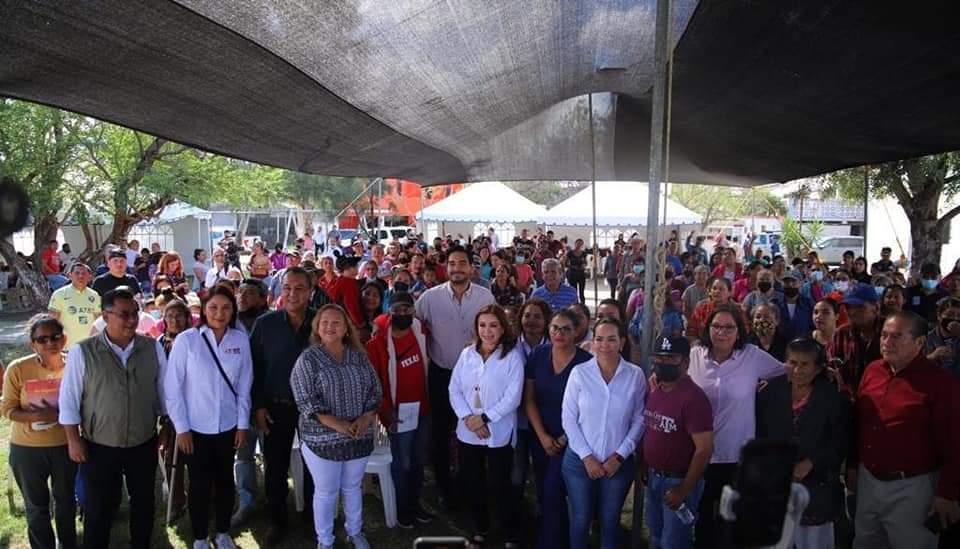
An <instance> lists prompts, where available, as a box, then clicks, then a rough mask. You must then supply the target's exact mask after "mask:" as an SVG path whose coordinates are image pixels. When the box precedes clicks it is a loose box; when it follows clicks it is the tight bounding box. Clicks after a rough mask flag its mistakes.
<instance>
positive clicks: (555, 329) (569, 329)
mask: <svg viewBox="0 0 960 549" xmlns="http://www.w3.org/2000/svg"><path fill="white" fill-rule="evenodd" d="M550 333H551V334H555V335H559V334H563V335H569V334H572V333H573V326H557V325H556V324H551V325H550Z"/></svg>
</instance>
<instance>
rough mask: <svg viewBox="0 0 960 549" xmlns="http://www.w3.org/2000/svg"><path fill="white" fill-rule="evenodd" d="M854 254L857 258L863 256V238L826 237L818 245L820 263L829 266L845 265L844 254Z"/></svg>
mask: <svg viewBox="0 0 960 549" xmlns="http://www.w3.org/2000/svg"><path fill="white" fill-rule="evenodd" d="M848 250H849V251H851V252H853V254H854V256H855V257H860V256H861V255H863V237H862V236H826V237H823V238H822V239H820V241H819V242H817V245H816V251H817V255H818V256H819V257H820V261H821V262H823V263H826V264H827V265H839V264H840V263H843V252H846V251H848Z"/></svg>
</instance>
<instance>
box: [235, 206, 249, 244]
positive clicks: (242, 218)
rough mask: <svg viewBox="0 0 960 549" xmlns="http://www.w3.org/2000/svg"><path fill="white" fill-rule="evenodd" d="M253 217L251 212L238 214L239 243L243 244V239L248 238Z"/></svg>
mask: <svg viewBox="0 0 960 549" xmlns="http://www.w3.org/2000/svg"><path fill="white" fill-rule="evenodd" d="M251 217H252V215H251V214H250V213H249V212H244V213H239V214H237V242H240V243H242V242H243V239H244V238H246V236H247V228H248V227H249V226H250V218H251Z"/></svg>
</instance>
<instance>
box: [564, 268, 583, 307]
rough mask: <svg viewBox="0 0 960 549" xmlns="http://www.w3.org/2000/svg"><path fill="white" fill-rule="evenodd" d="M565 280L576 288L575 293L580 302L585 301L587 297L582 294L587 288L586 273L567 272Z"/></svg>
mask: <svg viewBox="0 0 960 549" xmlns="http://www.w3.org/2000/svg"><path fill="white" fill-rule="evenodd" d="M567 282H569V283H570V285H571V286H573V287H574V288H576V289H577V295H579V296H580V303H586V302H587V298H586V296H585V295H584V292H585V291H586V289H587V273H585V272H569V273H567Z"/></svg>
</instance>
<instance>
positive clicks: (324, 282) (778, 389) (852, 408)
mask: <svg viewBox="0 0 960 549" xmlns="http://www.w3.org/2000/svg"><path fill="white" fill-rule="evenodd" d="M55 244H56V243H51V248H50V250H51V252H52V251H53V250H55ZM708 246H709V247H710V248H711V249H710V250H709V251H708V249H707V247H708ZM154 247H155V248H156V250H154V249H153V248H154ZM138 248H139V243H135V242H131V243H128V245H126V246H124V247H115V248H110V249H108V250H107V251H106V253H105V257H104V262H103V264H102V265H98V266H96V267H95V268H91V267H90V266H88V265H86V264H84V263H80V262H76V261H73V262H72V263H70V264H69V266H68V267H66V268H65V269H63V270H62V272H61V271H58V272H57V273H48V275H49V276H50V277H51V283H52V282H53V280H52V278H53V275H55V274H56V275H57V276H65V277H66V279H67V282H66V283H64V284H63V285H62V286H61V287H60V288H59V289H57V290H56V291H55V292H54V293H53V297H52V298H51V301H50V305H49V312H48V313H46V314H43V315H39V316H37V317H35V318H34V319H33V320H31V322H30V326H29V338H30V345H31V348H32V350H33V354H30V355H29V356H26V357H24V358H22V359H20V360H18V361H16V362H14V363H12V364H10V366H9V367H8V368H7V371H6V373H5V376H4V384H3V400H2V408H0V410H2V414H3V416H4V417H6V418H7V419H9V420H10V421H12V422H13V431H12V436H11V452H10V467H11V470H12V472H13V476H14V478H15V479H16V481H17V484H18V486H19V487H20V490H21V493H22V495H23V498H24V502H25V508H26V516H27V523H28V532H29V539H30V543H31V545H32V546H33V547H39V548H53V547H55V546H56V542H57V541H59V544H60V546H62V547H64V548H67V549H69V548H72V547H78V546H80V544H78V541H77V534H76V531H75V520H74V516H75V512H76V509H75V505H76V504H77V503H79V505H80V506H81V507H82V508H83V511H84V514H83V517H84V532H83V543H82V546H83V547H87V548H97V549H99V548H102V547H107V546H108V545H109V537H110V531H111V526H112V524H113V522H114V519H115V513H116V510H117V507H118V505H119V502H120V500H121V497H122V493H123V492H125V493H126V494H127V496H128V497H129V501H130V513H129V536H130V543H131V546H133V547H148V546H149V545H150V540H151V536H152V528H153V525H154V516H155V513H156V501H155V500H156V494H155V493H154V491H155V489H154V478H155V476H156V469H157V467H158V465H159V466H161V467H163V469H164V475H163V476H164V478H165V479H169V481H168V483H167V485H168V490H169V491H170V496H171V501H172V502H173V506H174V507H175V509H174V513H173V514H174V516H175V517H177V516H179V515H181V514H184V513H186V514H187V515H188V516H189V520H190V524H191V530H192V537H193V540H192V543H193V547H195V548H198V549H199V548H204V547H211V545H210V540H211V538H213V540H214V543H215V544H216V547H217V548H218V549H223V548H229V547H233V546H234V545H233V541H232V538H231V535H230V531H231V529H234V528H236V527H239V526H241V525H243V524H244V523H246V522H247V521H248V520H249V519H250V518H251V516H252V515H253V514H254V513H256V512H258V511H257V508H256V506H255V504H256V501H257V499H258V486H257V472H256V467H257V465H256V460H255V459H254V455H255V453H256V452H257V450H258V449H259V451H260V453H262V455H263V458H264V469H265V470H264V488H265V490H264V491H265V494H264V495H265V499H266V506H265V508H264V509H263V511H262V512H263V513H264V514H265V516H266V517H267V520H268V523H269V526H270V528H269V531H268V532H267V533H266V536H265V543H266V544H267V546H273V545H275V544H276V543H278V542H280V541H281V540H282V539H283V538H284V537H286V536H289V535H290V528H289V524H288V523H289V516H290V512H289V511H288V509H287V496H288V470H289V468H290V459H291V452H292V448H293V445H294V440H295V438H298V439H299V441H300V443H299V447H300V450H301V454H302V459H303V460H304V463H305V469H306V473H305V475H304V483H305V488H304V491H305V494H306V503H307V511H306V515H305V516H306V517H307V519H308V521H307V522H308V523H309V524H311V525H312V528H313V530H314V532H315V535H316V540H317V543H318V546H319V547H332V546H333V544H334V542H335V534H334V521H335V518H336V516H337V501H338V499H342V506H343V516H344V518H345V524H344V526H345V531H346V535H347V538H348V540H347V541H348V542H349V543H350V544H351V545H352V546H353V547H356V548H361V549H362V548H365V547H369V543H368V541H367V540H366V537H365V535H364V531H363V513H364V509H363V499H362V488H361V484H362V480H363V476H364V472H365V469H366V464H367V460H368V459H369V457H370V455H371V453H372V452H373V451H374V447H375V439H376V438H377V437H376V433H377V432H379V430H381V429H382V430H383V432H384V433H385V434H386V435H387V438H388V439H389V447H390V452H391V454H392V463H391V472H392V476H393V480H394V483H395V486H396V508H397V510H398V518H397V525H398V526H399V527H401V528H405V529H409V528H416V527H417V525H418V524H426V523H429V522H431V521H432V520H433V515H432V514H431V513H430V512H429V511H428V506H425V505H424V498H423V496H422V489H423V487H424V484H425V482H426V480H425V479H426V477H425V475H424V469H425V467H426V466H427V465H430V466H431V467H432V473H433V475H432V482H433V483H434V485H435V493H436V499H437V501H436V506H434V507H432V508H433V509H437V508H439V509H444V510H447V509H456V508H463V509H465V510H467V511H468V512H469V517H470V523H469V524H465V525H463V526H464V528H466V529H467V530H469V531H470V532H471V534H470V536H469V542H470V543H471V544H472V545H473V546H476V547H480V546H484V545H485V544H489V542H490V540H491V539H492V537H491V531H493V529H494V528H493V527H494V526H496V530H497V531H498V536H497V539H499V540H502V543H503V544H504V546H505V547H520V546H523V545H530V546H536V547H542V548H550V549H553V548H563V547H573V548H582V547H587V546H589V545H590V544H591V543H592V542H591V539H593V538H592V537H591V527H592V525H594V524H595V525H596V526H595V527H594V528H593V529H594V535H595V536H596V539H598V540H599V544H600V546H601V547H604V548H613V547H619V546H620V543H621V539H620V538H621V528H620V514H621V511H622V508H623V505H624V501H625V499H626V497H627V494H628V491H629V490H630V487H631V486H632V485H634V482H635V481H637V482H640V483H642V485H643V486H645V498H646V500H645V505H644V510H645V516H644V520H645V524H646V526H647V529H648V532H649V538H650V546H651V547H664V548H683V547H690V546H696V547H730V546H731V545H730V544H731V543H732V542H731V540H730V535H731V532H730V530H731V529H730V525H729V524H728V523H727V522H725V521H724V520H723V519H722V518H720V516H719V511H718V507H719V501H720V498H721V494H722V491H723V487H724V486H725V485H729V484H731V483H733V482H734V479H735V477H736V474H737V464H738V461H739V459H740V451H741V449H742V448H743V446H744V445H745V444H746V443H747V442H748V441H750V440H752V439H756V438H761V439H774V440H783V441H789V442H792V443H793V444H794V445H795V447H796V457H795V462H794V465H793V481H794V482H797V483H801V484H803V486H805V487H806V488H807V490H808V492H809V494H810V502H809V505H808V507H807V508H806V510H805V512H804V513H803V517H802V520H801V521H800V524H799V525H798V527H797V528H796V532H795V537H794V539H793V544H794V546H795V547H798V548H818V549H821V548H829V547H834V546H847V545H850V544H851V543H852V546H853V547H857V548H864V549H866V548H874V547H896V548H899V547H911V549H913V548H916V549H920V548H934V547H937V545H938V543H939V544H940V547H951V546H952V547H955V546H956V545H954V544H956V543H957V539H958V537H957V536H958V533H957V530H958V526H957V522H958V520H960V507H958V496H960V427H958V423H957V422H955V421H953V418H954V417H955V416H957V413H958V412H960V385H958V383H960V382H958V377H960V262H958V265H957V267H956V268H955V269H954V271H953V272H951V273H949V274H947V275H946V276H941V273H940V272H939V268H938V267H937V266H936V265H933V264H925V265H922V266H920V268H919V269H918V270H917V272H916V275H915V276H911V277H909V278H907V277H906V276H905V275H904V273H903V272H902V271H901V268H902V265H898V264H897V263H896V262H895V261H893V260H892V259H891V253H890V250H889V249H888V248H885V249H884V251H883V253H882V255H881V259H880V260H879V261H877V262H875V263H873V264H872V265H870V266H869V269H868V268H867V265H868V262H867V260H866V259H865V258H863V257H856V256H855V254H854V253H853V252H848V253H847V254H844V259H843V263H842V264H841V265H840V266H838V267H835V268H831V267H829V266H827V265H825V264H823V263H822V262H821V261H820V260H819V258H818V257H817V255H816V253H815V252H810V253H809V254H807V255H805V256H803V257H796V258H792V260H790V261H789V262H788V261H787V260H786V259H785V258H784V257H783V256H782V255H779V254H778V253H776V252H777V251H776V250H766V251H765V250H760V249H757V250H753V249H750V248H748V247H747V246H746V245H745V246H743V247H742V248H740V247H739V246H738V247H732V246H730V245H728V243H727V242H726V241H725V240H724V239H723V238H716V239H714V240H713V241H712V244H711V243H708V242H707V241H706V239H705V238H704V237H703V236H696V235H694V234H693V233H691V234H690V235H689V236H688V237H687V238H686V239H685V241H684V240H682V239H681V237H680V236H679V235H678V234H677V233H676V232H673V233H672V234H671V235H670V237H669V239H668V240H666V241H665V242H664V243H662V244H660V245H659V246H655V247H654V246H650V247H648V246H647V243H645V242H644V241H643V240H642V239H640V238H639V237H638V236H636V235H634V236H632V237H630V238H629V239H626V238H624V237H621V238H620V239H618V241H617V242H616V243H615V244H614V246H613V247H612V248H611V249H610V250H605V251H604V252H603V253H602V254H601V255H602V256H603V257H602V261H601V262H600V263H596V264H595V262H594V260H593V257H594V254H593V253H592V251H590V250H588V249H587V248H585V246H584V242H583V241H582V240H579V239H578V240H575V241H574V243H573V244H572V245H569V244H568V242H567V241H566V239H565V238H560V239H557V238H555V236H554V234H553V232H552V231H547V232H546V233H538V234H537V235H534V236H531V235H528V233H527V231H522V232H521V234H519V235H517V236H516V237H515V238H514V239H513V241H512V242H502V243H501V242H500V240H499V239H498V238H497V235H496V233H495V232H494V231H493V229H490V230H489V232H487V233H485V234H482V235H479V236H477V237H475V238H469V239H462V240H461V239H455V238H453V237H451V236H447V237H446V238H437V239H434V240H433V241H432V242H427V241H424V240H423V239H422V238H419V237H418V236H417V235H412V234H411V235H408V238H407V239H406V240H405V242H403V243H401V242H399V241H391V242H388V243H386V245H384V244H380V243H372V244H369V243H367V242H364V241H363V240H355V241H353V242H351V243H350V244H349V245H346V246H342V245H341V241H340V235H339V233H338V232H336V231H330V232H329V233H327V235H326V236H325V237H324V238H322V239H316V240H314V239H313V238H312V234H310V233H307V234H304V236H303V238H301V239H298V240H297V242H296V246H295V248H293V249H289V250H286V249H284V248H283V246H277V247H276V248H275V249H274V250H273V252H271V253H268V251H267V248H266V247H265V246H264V245H263V244H262V243H259V242H258V243H257V244H255V245H254V247H253V249H252V251H251V255H250V257H249V260H248V261H246V262H244V261H241V259H240V258H241V256H240V250H239V249H238V246H237V245H236V244H235V243H233V242H229V241H225V242H223V243H221V245H220V246H218V247H216V248H215V249H213V250H209V251H208V250H202V249H198V250H196V251H195V252H194V254H193V255H194V262H193V264H192V265H191V266H189V267H187V266H185V265H184V262H183V260H182V258H181V257H180V256H179V255H178V254H177V253H176V252H173V251H165V252H164V251H161V250H160V249H159V246H151V248H150V249H144V250H142V251H141V252H139V253H138V251H137V250H138ZM131 252H132V253H131ZM208 252H209V254H208ZM50 255H51V254H47V253H45V255H44V257H45V258H46V257H47V256H50ZM208 255H209V259H210V261H211V262H210V263H208V262H207V260H208ZM50 261H51V265H52V264H53V263H52V262H53V259H50ZM44 262H45V264H46V263H47V259H44ZM648 266H649V268H651V269H656V276H655V279H656V281H657V285H656V287H655V288H651V289H649V291H651V292H657V293H660V292H662V294H661V295H660V296H659V297H661V298H662V299H658V300H657V302H658V303H662V306H658V307H657V311H656V313H652V314H657V315H660V319H659V320H660V322H658V323H657V326H659V331H658V333H657V334H655V335H656V337H655V343H654V346H653V349H651V352H650V354H649V357H648V358H647V359H646V360H644V361H640V358H639V356H638V354H639V347H640V345H639V343H640V340H641V336H642V325H643V322H642V320H643V317H644V315H646V314H651V313H648V312H647V311H645V310H644V305H643V303H644V300H643V297H644V292H645V291H648V289H646V288H645V287H644V284H645V282H644V279H645V274H646V269H647V268H648ZM591 271H595V273H596V275H598V276H602V277H603V278H604V279H606V281H607V287H608V288H609V291H610V297H607V298H604V299H600V298H601V296H597V299H598V303H597V304H596V306H595V307H593V310H591V307H589V306H588V305H587V300H586V296H585V283H586V280H587V279H588V278H589V277H590V272H591ZM60 282H62V281H60ZM158 447H159V448H160V449H161V451H160V452H159V455H160V456H161V457H160V458H159V459H158V451H157V450H158ZM161 462H162V463H161ZM531 466H532V467H531ZM531 471H532V475H531V474H530V472H531ZM75 479H76V483H75ZM176 479H178V480H176ZM528 481H532V483H533V485H534V487H535V492H536V500H537V505H536V508H535V509H534V510H532V511H533V512H532V513H531V509H527V508H525V506H524V505H523V497H522V494H523V492H524V489H525V487H526V486H527V484H528ZM124 486H125V490H124V488H123V487H124ZM637 486H639V485H637ZM488 491H492V492H493V493H492V494H489V493H488ZM489 496H492V497H489ZM51 499H52V501H53V505H52V506H51ZM491 502H495V504H493V505H492V504H491ZM211 508H212V509H213V510H214V517H213V522H214V531H213V532H212V534H211V532H210V524H209V522H210V517H209V513H210V509H211ZM51 509H53V510H54V511H55V512H53V513H51ZM51 516H52V517H53V519H54V520H53V523H54V524H55V526H56V533H54V528H53V526H52V525H51ZM529 524H536V532H535V533H533V535H532V536H528V532H527V530H528V528H527V525H529Z"/></svg>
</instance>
